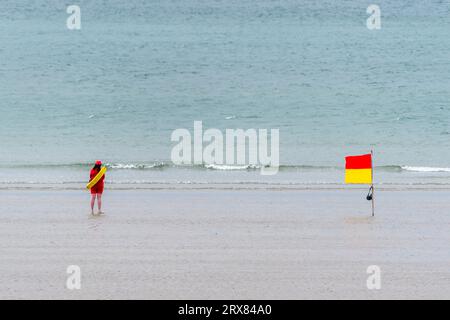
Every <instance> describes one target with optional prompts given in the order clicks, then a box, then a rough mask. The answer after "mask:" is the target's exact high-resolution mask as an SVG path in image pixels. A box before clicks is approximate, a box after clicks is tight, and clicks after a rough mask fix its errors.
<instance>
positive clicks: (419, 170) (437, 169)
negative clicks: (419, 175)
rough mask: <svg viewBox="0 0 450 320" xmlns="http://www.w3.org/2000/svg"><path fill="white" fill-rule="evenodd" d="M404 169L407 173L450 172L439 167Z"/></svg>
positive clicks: (403, 167) (448, 169)
mask: <svg viewBox="0 0 450 320" xmlns="http://www.w3.org/2000/svg"><path fill="white" fill-rule="evenodd" d="M402 169H403V170H405V171H414V172H450V168H439V167H410V166H402Z"/></svg>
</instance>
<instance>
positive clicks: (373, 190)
mask: <svg viewBox="0 0 450 320" xmlns="http://www.w3.org/2000/svg"><path fill="white" fill-rule="evenodd" d="M370 154H371V157H370V158H371V162H372V170H371V171H372V217H374V216H375V200H374V199H375V196H374V194H375V189H374V187H373V170H374V169H375V168H374V167H373V150H370Z"/></svg>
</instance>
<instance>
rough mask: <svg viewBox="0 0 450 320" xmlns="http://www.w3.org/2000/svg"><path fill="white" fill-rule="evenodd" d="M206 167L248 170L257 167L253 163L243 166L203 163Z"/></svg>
mask: <svg viewBox="0 0 450 320" xmlns="http://www.w3.org/2000/svg"><path fill="white" fill-rule="evenodd" d="M205 168H206V169H213V170H249V169H259V167H258V166H255V165H243V166H237V165H236V166H230V165H221V164H207V165H205Z"/></svg>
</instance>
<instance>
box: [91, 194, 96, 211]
mask: <svg viewBox="0 0 450 320" xmlns="http://www.w3.org/2000/svg"><path fill="white" fill-rule="evenodd" d="M95 196H96V195H95V194H91V213H92V214H94V204H95Z"/></svg>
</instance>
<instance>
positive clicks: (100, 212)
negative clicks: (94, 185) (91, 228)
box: [97, 193, 103, 214]
mask: <svg viewBox="0 0 450 320" xmlns="http://www.w3.org/2000/svg"><path fill="white" fill-rule="evenodd" d="M97 205H98V213H99V214H102V213H103V211H102V195H101V194H100V193H99V194H97Z"/></svg>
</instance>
